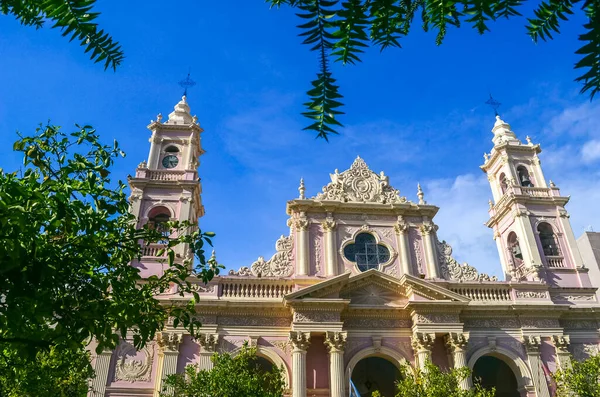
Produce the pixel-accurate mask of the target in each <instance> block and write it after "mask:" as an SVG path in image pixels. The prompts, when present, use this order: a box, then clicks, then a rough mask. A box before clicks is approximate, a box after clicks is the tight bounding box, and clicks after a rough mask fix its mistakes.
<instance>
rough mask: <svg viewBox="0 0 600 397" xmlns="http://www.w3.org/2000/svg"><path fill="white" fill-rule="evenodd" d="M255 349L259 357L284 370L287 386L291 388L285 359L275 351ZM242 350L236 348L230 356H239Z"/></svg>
mask: <svg viewBox="0 0 600 397" xmlns="http://www.w3.org/2000/svg"><path fill="white" fill-rule="evenodd" d="M255 347H256V355H257V356H258V357H262V358H265V359H267V360H269V361H270V362H271V363H272V364H273V365H275V366H277V368H283V376H284V378H285V383H286V385H287V386H290V385H291V384H292V379H291V378H290V371H289V369H288V366H287V364H286V363H285V361H284V360H283V358H281V356H280V355H279V354H277V353H275V352H274V351H273V350H271V349H268V348H266V347H264V346H255ZM241 350H242V348H241V347H238V348H235V349H234V350H232V351H231V352H229V354H231V357H235V356H237V355H238V353H239V352H240V351H241Z"/></svg>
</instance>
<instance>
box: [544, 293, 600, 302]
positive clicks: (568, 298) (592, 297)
mask: <svg viewBox="0 0 600 397" xmlns="http://www.w3.org/2000/svg"><path fill="white" fill-rule="evenodd" d="M554 298H555V299H556V300H564V301H572V302H573V301H580V302H581V301H584V302H594V301H596V296H595V295H573V294H569V295H556V296H555V297H554Z"/></svg>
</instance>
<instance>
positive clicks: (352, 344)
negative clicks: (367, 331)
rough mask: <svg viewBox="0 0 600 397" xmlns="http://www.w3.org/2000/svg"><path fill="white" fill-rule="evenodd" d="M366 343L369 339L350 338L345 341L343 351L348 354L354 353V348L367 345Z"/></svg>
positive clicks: (357, 348)
mask: <svg viewBox="0 0 600 397" xmlns="http://www.w3.org/2000/svg"><path fill="white" fill-rule="evenodd" d="M368 344H369V341H367V340H364V339H350V340H348V341H347V342H346V350H345V351H344V353H345V354H348V355H350V354H354V352H355V351H356V350H359V349H360V348H364V347H367V345H368Z"/></svg>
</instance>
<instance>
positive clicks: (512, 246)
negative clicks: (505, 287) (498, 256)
mask: <svg viewBox="0 0 600 397" xmlns="http://www.w3.org/2000/svg"><path fill="white" fill-rule="evenodd" d="M507 246H508V252H509V255H510V257H511V259H512V262H513V264H514V265H515V267H519V266H521V264H522V263H523V253H522V252H521V246H520V245H519V239H518V238H517V234H516V233H515V232H510V233H509V235H508V239H507Z"/></svg>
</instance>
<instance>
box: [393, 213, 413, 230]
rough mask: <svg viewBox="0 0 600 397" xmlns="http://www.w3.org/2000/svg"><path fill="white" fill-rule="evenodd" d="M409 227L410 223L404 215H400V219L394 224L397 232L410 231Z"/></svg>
mask: <svg viewBox="0 0 600 397" xmlns="http://www.w3.org/2000/svg"><path fill="white" fill-rule="evenodd" d="M409 228H410V225H409V224H408V222H406V221H405V220H404V217H403V216H402V215H399V216H398V220H397V221H396V223H395V224H394V231H395V232H396V234H403V233H406V232H408V229H409Z"/></svg>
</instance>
